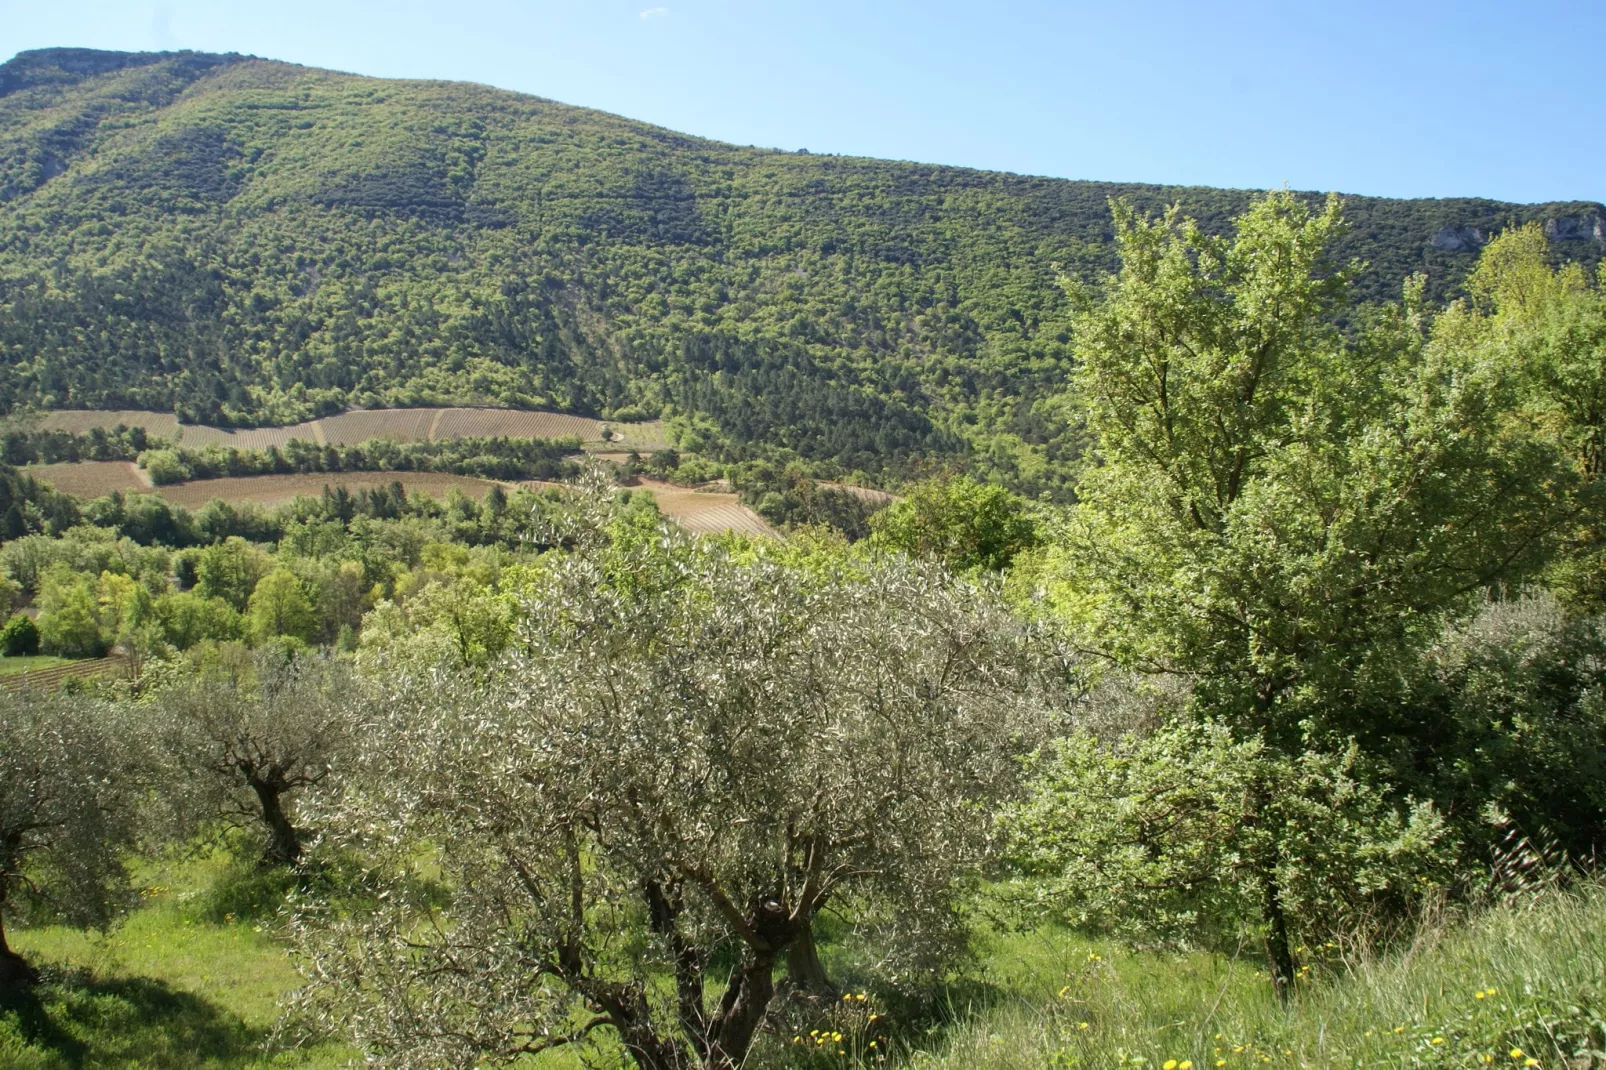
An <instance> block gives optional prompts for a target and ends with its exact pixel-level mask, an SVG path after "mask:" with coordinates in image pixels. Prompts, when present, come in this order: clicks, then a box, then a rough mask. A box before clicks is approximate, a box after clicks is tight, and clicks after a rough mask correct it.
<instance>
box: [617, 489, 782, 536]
mask: <svg viewBox="0 0 1606 1070" xmlns="http://www.w3.org/2000/svg"><path fill="white" fill-rule="evenodd" d="M634 489H636V490H645V491H649V492H651V494H652V496H653V497H654V498H655V499H657V501H658V509H659V511H661V512H662V513H663V514H664V515H665V516H667V517H669V518H670V519H672V520H674V521H675V523H677V524H679V525H680V526H681V527H683V528H685V529H686V530H687V531H692V532H696V533H697V534H700V535H714V534H718V533H720V532H725V531H735V532H740V533H742V534H744V535H763V536H774V535H775V529H774V528H772V527H770V526H769V524H767V523H765V521H764V518H763V517H761V516H759V515H758V514H757V513H755V512H753V511H752V510H751V509H749V508H748V507H747V506H745V505H743V504H742V503H741V502H740V501H739V500H738V499H737V497H736V495H734V494H729V493H722V492H720V491H713V490H699V489H696V488H693V487H677V486H675V485H674V484H673V483H660V482H658V481H657V480H651V479H643V480H642V481H641V482H640V484H639V485H638V486H637V487H635V488H634Z"/></svg>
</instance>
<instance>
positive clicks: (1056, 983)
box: [0, 859, 1606, 1070]
mask: <svg viewBox="0 0 1606 1070" xmlns="http://www.w3.org/2000/svg"><path fill="white" fill-rule="evenodd" d="M226 872H228V870H227V864H226V863H223V862H221V861H219V860H215V859H214V860H212V861H208V862H200V863H189V864H187V865H185V866H183V867H179V868H177V869H175V870H171V871H169V872H168V873H166V874H164V875H161V876H157V877H154V878H152V879H153V880H156V881H171V882H173V883H172V885H171V886H166V885H162V884H156V885H153V886H152V887H150V888H148V889H147V891H146V895H145V896H144V903H143V905H142V906H141V908H140V909H139V910H138V911H136V912H135V913H134V914H133V915H132V916H131V917H130V919H129V920H128V921H127V923H126V924H124V925H123V926H122V927H121V928H119V929H117V930H116V931H114V932H113V933H112V934H111V935H109V936H106V937H98V936H93V935H86V934H84V933H80V932H77V931H72V930H64V929H57V928H45V929H33V930H23V931H20V932H17V933H15V934H14V942H15V944H16V945H17V947H18V948H19V950H21V951H22V952H23V953H24V954H26V955H27V956H29V957H30V958H31V959H33V960H34V961H36V962H40V963H44V964H47V965H48V966H49V968H50V972H51V975H52V977H53V980H52V982H51V983H49V984H47V985H46V986H45V987H44V988H43V989H42V990H41V992H40V998H39V1000H38V1002H37V1004H35V1005H33V1006H31V1007H28V1008H24V1009H23V1010H21V1011H17V1010H15V1009H13V1010H10V1011H6V1012H0V1064H3V1065H5V1066H7V1067H28V1068H32V1067H39V1068H51V1070H55V1068H58V1067H62V1068H65V1067H71V1066H134V1067H144V1068H151V1070H155V1068H167V1067H183V1068H188V1067H201V1066H208V1067H211V1066H223V1067H239V1068H244V1067H259V1066H305V1067H325V1066H336V1065H342V1064H343V1063H344V1061H345V1060H346V1059H348V1058H349V1057H350V1056H351V1054H352V1053H350V1052H349V1051H346V1050H344V1049H340V1048H338V1047H334V1046H325V1047H321V1048H318V1049H316V1050H312V1051H303V1052H286V1053H280V1054H278V1055H276V1056H271V1057H270V1056H268V1055H266V1054H264V1053H263V1051H262V1049H261V1047H260V1046H261V1043H262V1041H263V1039H264V1038H265V1036H266V1035H267V1033H268V1030H269V1029H270V1027H271V1026H272V1023H273V1022H274V1020H275V1017H276V1014H277V1001H278V999H279V998H280V996H281V995H282V994H283V993H284V992H285V991H287V990H288V989H290V988H291V987H292V986H293V985H294V984H295V981H296V978H295V973H294V971H293V970H292V969H291V967H290V965H289V963H288V962H287V960H286V958H285V955H284V950H283V948H282V946H281V945H280V944H278V943H277V942H275V940H274V939H273V938H272V936H271V934H270V933H268V932H264V931H263V927H262V925H261V923H259V922H255V921H251V920H244V921H241V920H236V919H234V918H233V917H232V916H231V915H228V914H222V915H220V914H219V911H220V910H222V909H223V908H224V907H226V906H227V905H228V904H227V902H226V901H222V900H219V899H218V898H216V897H215V896H214V897H210V898H209V897H208V895H207V894H206V889H207V888H208V887H209V886H210V885H211V882H213V881H215V880H217V879H218V878H219V876H220V875H222V874H224V873H226ZM235 872H236V873H237V872H238V871H237V870H236V871H235ZM75 970H76V971H80V972H77V973H74V972H73V971H75ZM1603 985H1606V892H1603V891H1602V890H1601V889H1599V888H1594V889H1586V890H1585V891H1584V892H1583V893H1581V894H1578V895H1571V896H1552V897H1550V898H1549V899H1547V900H1544V901H1541V902H1538V903H1537V904H1533V903H1529V904H1522V905H1520V906H1517V907H1511V908H1506V909H1502V910H1497V911H1493V912H1490V913H1487V914H1484V915H1482V916H1481V917H1479V918H1477V919H1475V921H1474V922H1473V923H1472V924H1470V925H1460V926H1450V925H1445V926H1441V927H1439V928H1437V929H1434V930H1433V931H1432V932H1431V934H1430V935H1429V936H1427V937H1424V938H1423V939H1421V940H1419V941H1418V943H1417V945H1416V946H1415V947H1413V948H1411V949H1409V950H1408V951H1407V952H1405V953H1403V954H1398V955H1393V956H1388V957H1382V958H1378V959H1375V960H1372V961H1360V962H1355V963H1352V964H1350V965H1349V966H1341V965H1335V966H1334V967H1332V968H1330V969H1329V971H1328V972H1327V973H1326V974H1325V975H1323V976H1321V977H1319V978H1318V979H1316V980H1315V981H1313V982H1312V983H1310V984H1309V985H1308V986H1307V987H1306V988H1305V989H1304V991H1303V993H1302V994H1301V996H1300V998H1299V1000H1298V1002H1297V1003H1296V1004H1295V1006H1294V1008H1293V1010H1292V1011H1291V1012H1287V1013H1285V1012H1284V1011H1282V1010H1281V1009H1279V1008H1278V1007H1277V1006H1276V1004H1275V1001H1274V1000H1273V999H1272V997H1271V995H1270V993H1269V991H1268V985H1267V984H1266V982H1265V980H1264V975H1263V973H1262V971H1261V970H1260V968H1259V965H1258V962H1257V961H1256V960H1255V958H1254V954H1253V951H1252V950H1247V951H1246V952H1245V954H1244V956H1243V957H1242V958H1240V959H1238V960H1231V959H1228V958H1226V957H1223V956H1219V955H1209V954H1204V953H1194V954H1184V955H1160V954H1148V953H1134V952H1129V951H1124V950H1121V949H1120V948H1117V947H1114V946H1112V945H1110V944H1108V943H1105V942H1102V941H1095V940H1088V939H1086V938H1083V937H1080V936H1078V935H1076V934H1074V933H1070V932H1065V931H1062V930H1052V929H1051V930H1042V931H1036V932H1029V933H1022V934H1011V935H1006V936H992V937H989V938H988V939H987V941H986V946H985V951H984V956H983V962H982V967H981V970H980V974H979V982H977V983H972V984H967V985H965V986H963V987H962V988H960V989H956V990H955V995H954V996H953V997H952V1008H951V1011H952V1013H951V1014H950V1015H949V1018H950V1020H951V1024H949V1025H945V1026H944V1025H939V1026H933V1027H932V1028H931V1030H930V1031H929V1032H927V1033H925V1034H923V1035H920V1036H917V1038H916V1039H915V1040H914V1042H913V1043H910V1044H908V1045H907V1049H906V1052H905V1057H904V1058H902V1059H895V1060H894V1062H895V1063H898V1064H902V1065H913V1066H920V1067H925V1068H928V1070H939V1068H948V1067H953V1068H955V1070H958V1068H964V1070H1017V1068H1018V1070H1037V1068H1041V1067H1045V1066H1059V1067H1071V1066H1087V1067H1105V1066H1115V1065H1123V1064H1124V1065H1148V1066H1151V1067H1160V1066H1162V1065H1163V1064H1164V1062H1165V1061H1166V1060H1170V1059H1174V1060H1177V1061H1178V1062H1181V1061H1183V1060H1191V1061H1192V1063H1193V1065H1194V1066H1195V1067H1198V1068H1201V1070H1203V1068H1205V1067H1218V1066H1219V1067H1240V1068H1244V1067H1262V1066H1276V1067H1333V1066H1365V1067H1405V1066H1418V1065H1420V1066H1444V1067H1449V1066H1482V1065H1489V1064H1488V1063H1486V1062H1484V1056H1486V1055H1487V1056H1492V1057H1494V1063H1495V1064H1496V1065H1508V1066H1510V1065H1515V1066H1522V1065H1523V1061H1524V1060H1519V1059H1513V1058H1512V1057H1511V1056H1510V1052H1511V1050H1512V1049H1513V1048H1514V1047H1515V1048H1519V1049H1520V1050H1522V1051H1524V1058H1526V1057H1535V1058H1537V1059H1539V1060H1540V1065H1542V1066H1547V1067H1558V1068H1560V1067H1563V1066H1566V1065H1567V1064H1566V1062H1565V1061H1564V1060H1563V1059H1562V1057H1561V1056H1562V1054H1571V1051H1572V1049H1573V1047H1574V1041H1573V1039H1570V1038H1575V1037H1577V1036H1582V1035H1584V1033H1586V1032H1587V1031H1588V1030H1589V1029H1590V1028H1593V1029H1594V1030H1595V1043H1597V1044H1598V1043H1600V1042H1601V1040H1602V1035H1601V1032H1600V1030H1602V1029H1603V1028H1606V1023H1603V1022H1602V1018H1603V1017H1606V1002H1603V999H1606V992H1603ZM1490 989H1493V991H1492V993H1491V992H1490ZM1478 992H1484V993H1485V996H1484V998H1481V999H1480V998H1478V997H1477V995H1476V993H1478ZM1551 1034H1556V1035H1557V1036H1559V1037H1561V1038H1562V1041H1563V1043H1561V1044H1559V1045H1558V1044H1557V1043H1556V1042H1555V1041H1554V1040H1553V1039H1552V1037H1551ZM1435 1038H1442V1042H1441V1043H1435V1042H1434V1041H1435ZM783 1047H784V1045H783ZM1563 1049H1565V1051H1563ZM1123 1061H1124V1063H1123ZM571 1062H572V1061H571V1060H570V1059H569V1058H568V1057H565V1058H563V1059H558V1060H548V1061H546V1062H542V1063H541V1065H543V1066H546V1065H549V1064H550V1065H551V1067H552V1068H553V1070H557V1068H558V1067H560V1066H561V1067H567V1066H569V1065H571ZM831 1062H832V1065H836V1063H835V1062H834V1061H831ZM1574 1065H1579V1066H1584V1065H1590V1064H1588V1063H1587V1062H1585V1063H1575V1064H1574Z"/></svg>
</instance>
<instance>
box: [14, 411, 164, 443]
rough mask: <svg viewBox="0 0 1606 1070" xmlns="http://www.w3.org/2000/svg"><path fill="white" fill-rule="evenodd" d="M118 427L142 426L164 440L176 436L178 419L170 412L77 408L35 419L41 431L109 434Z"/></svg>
mask: <svg viewBox="0 0 1606 1070" xmlns="http://www.w3.org/2000/svg"><path fill="white" fill-rule="evenodd" d="M118 424H122V425H123V426H124V427H143V428H144V429H145V430H146V431H147V432H149V433H150V434H153V435H160V436H161V437H163V438H166V439H172V438H176V437H178V432H179V426H178V417H177V416H174V415H173V414H172V413H170V412H148V411H146V410H144V409H77V410H73V411H70V412H47V413H43V414H42V415H40V416H39V417H38V426H39V428H40V430H43V431H71V432H73V433H74V434H79V435H81V434H83V433H84V432H86V431H88V430H89V429H90V428H93V427H101V428H105V429H106V430H107V431H110V430H111V429H112V428H114V427H116V426H117V425H118Z"/></svg>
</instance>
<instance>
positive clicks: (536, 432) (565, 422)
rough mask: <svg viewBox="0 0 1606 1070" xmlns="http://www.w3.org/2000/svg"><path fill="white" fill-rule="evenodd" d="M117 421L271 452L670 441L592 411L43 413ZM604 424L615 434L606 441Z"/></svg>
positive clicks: (193, 441) (660, 444)
mask: <svg viewBox="0 0 1606 1070" xmlns="http://www.w3.org/2000/svg"><path fill="white" fill-rule="evenodd" d="M118 424H122V425H124V426H125V427H143V428H145V430H146V431H148V432H150V433H151V434H153V435H160V436H162V437H163V438H168V439H172V438H177V439H178V441H179V442H180V443H182V444H183V445H185V446H190V447H193V448H196V449H199V448H202V447H205V446H211V445H220V446H234V447H237V448H239V449H267V448H268V447H269V446H283V445H284V444H285V443H286V442H289V441H290V440H291V439H293V438H299V439H302V440H303V441H306V442H316V443H318V444H319V445H332V446H354V445H357V444H358V443H360V442H366V441H368V440H369V439H372V438H388V439H391V440H393V441H396V442H436V441H440V440H441V439H449V438H548V439H551V438H567V437H570V436H573V437H574V438H578V439H579V440H580V441H581V442H582V443H584V444H585V447H586V448H587V449H610V450H626V451H628V450H638V451H640V452H642V453H649V452H651V451H653V450H657V449H663V448H664V447H665V446H666V445H667V444H668V442H667V440H666V439H665V437H664V426H663V422H662V421H661V420H647V421H644V422H641V423H617V422H609V421H606V420H597V419H593V418H591V417H589V416H573V415H570V414H569V413H562V412H531V411H526V410H522V409H480V408H450V409H356V410H353V411H351V412H343V413H340V414H339V415H337V416H326V417H324V418H323V419H321V420H307V421H305V422H303V423H299V424H291V425H289V426H288V427H245V428H222V427H208V426H206V425H204V424H183V425H181V424H180V423H179V422H178V420H177V418H176V417H174V415H173V414H172V413H170V412H145V411H141V410H137V409H82V410H75V411H72V412H50V413H45V414H44V415H43V416H41V417H39V426H40V427H41V428H43V429H45V430H61V431H73V432H76V433H79V434H82V433H84V432H86V431H88V430H89V429H90V428H92V427H101V428H105V429H106V430H111V429H112V428H114V427H116V426H117V425H118ZM604 429H606V430H607V432H608V438H607V439H604V438H603V431H604Z"/></svg>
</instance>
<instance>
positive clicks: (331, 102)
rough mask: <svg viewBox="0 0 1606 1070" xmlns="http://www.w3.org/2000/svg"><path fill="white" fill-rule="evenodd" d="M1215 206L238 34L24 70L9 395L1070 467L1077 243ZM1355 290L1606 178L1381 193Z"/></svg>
mask: <svg viewBox="0 0 1606 1070" xmlns="http://www.w3.org/2000/svg"><path fill="white" fill-rule="evenodd" d="M1112 196H1118V197H1123V198H1126V199H1128V200H1129V201H1131V202H1132V203H1133V204H1135V205H1136V206H1137V207H1138V208H1139V209H1141V210H1144V211H1158V210H1159V209H1160V208H1162V207H1164V206H1165V205H1168V204H1171V203H1179V204H1181V205H1182V206H1183V207H1184V208H1185V209H1186V211H1187V212H1188V213H1189V214H1190V215H1192V216H1194V217H1195V218H1197V219H1198V220H1199V221H1200V222H1201V225H1202V226H1203V227H1204V228H1205V229H1206V230H1209V231H1211V232H1215V233H1220V232H1223V231H1225V230H1226V229H1227V228H1228V225H1229V222H1230V220H1231V219H1232V218H1233V217H1235V216H1236V215H1237V214H1239V213H1240V212H1241V211H1242V210H1243V209H1244V208H1245V206H1246V205H1247V203H1248V200H1249V196H1250V195H1249V194H1248V193H1246V192H1242V191H1225V190H1212V189H1202V188H1177V187H1159V186H1141V185H1130V184H1113V183H1098V182H1073V181H1062V180H1055V179H1042V178H1031V177H1025V176H1018V175H1008V174H996V173H988V172H981V171H972V170H965V169H961V168H953V167H937V166H931V165H924V164H913V163H897V162H887V161H879V160H868V159H858V158H847V157H833V156H817V155H811V154H808V153H803V152H797V153H791V152H780V151H773V150H768V149H755V148H741V147H736V146H731V145H725V144H720V143H717V142H712V141H706V140H701V139H697V138H693V137H688V136H684V135H680V134H676V133H673V132H670V131H666V130H662V129H658V128H655V127H650V126H646V125H644V124H641V123H636V122H631V121H629V120H626V119H622V118H618V117H615V116H610V115H605V114H602V113H598V112H594V111H588V110H585V109H582V108H576V107H570V106H568V105H563V104H558V103H554V102H552V101H547V100H542V99H539V98H535V97H528V96H521V95H518V94H513V93H508V92H502V91H498V90H494V89H490V88H486V87H483V86H477V85H467V84H455V83H440V82H417V81H392V80H379V79H372V78H363V77H359V76H355V75H348V74H339V73H334V72H329V71H319V70H312V69H308V68H304V67H297V66H293V65H289V64H284V63H277V62H272V61H268V60H260V59H255V58H250V57H243V56H238V55H227V56H220V55H205V54H198V53H160V54H145V53H140V54H131V53H108V52H93V51H89V50H80V49H51V50H43V51H37V52H28V53H23V54H21V55H19V56H17V57H15V58H14V59H12V60H11V61H9V62H7V63H5V64H4V65H0V358H3V359H0V407H3V408H4V409H6V410H18V409H22V408H28V407H34V408H46V409H49V408H92V407H106V408H148V409H157V410H161V411H177V412H178V413H179V415H180V416H181V417H182V418H183V419H184V420H186V421H188V422H196V423H222V424H260V423H270V424H283V423H289V422H294V421H296V420H300V419H304V418H307V417H311V416H315V415H319V414H327V413H331V412H335V411H339V410H341V409H344V408H346V407H348V406H356V407H371V406H376V405H402V406H406V405H422V404H469V403H474V404H498V405H509V406H515V407H539V406H550V407H554V408H558V409H562V410H566V411H573V412H577V413H588V414H593V415H599V416H603V417H607V418H617V419H628V418H632V417H640V416H645V417H651V416H657V415H659V414H664V415H668V416H672V417H674V418H675V419H676V424H675V426H676V428H677V430H678V431H679V433H680V434H681V435H682V441H681V445H682V446H683V447H685V448H687V449H689V450H690V451H692V452H695V453H699V454H705V455H708V456H710V457H712V458H713V459H715V460H719V461H741V460H749V459H754V458H756V457H762V458H768V459H772V460H779V461H781V462H783V463H784V462H785V461H786V460H789V459H792V458H800V459H802V460H803V461H805V462H807V463H808V464H809V465H810V466H811V470H812V471H814V472H816V473H817V474H823V475H827V476H829V475H832V474H834V473H835V472H837V471H841V472H850V471H853V470H855V469H863V470H865V471H866V472H871V473H882V472H886V473H889V474H890V475H892V476H899V475H909V474H912V473H914V472H918V471H919V468H918V467H917V466H915V464H914V462H916V461H918V460H919V459H921V458H933V457H935V458H938V459H940V460H942V461H943V462H945V463H963V464H965V465H968V466H970V467H972V468H973V469H975V470H976V471H978V472H980V473H981V474H983V475H988V476H994V477H999V478H1003V479H1005V480H1007V481H1009V482H1011V483H1013V484H1014V485H1016V486H1017V487H1019V488H1021V489H1023V490H1026V491H1027V492H1029V493H1031V494H1033V495H1035V494H1036V493H1037V492H1038V491H1040V490H1051V491H1056V492H1063V491H1064V490H1065V489H1066V487H1067V486H1068V485H1069V483H1070V481H1071V478H1072V477H1071V475H1070V474H1069V471H1070V469H1069V466H1068V464H1067V462H1068V461H1069V460H1070V459H1071V458H1073V457H1074V456H1075V455H1076V453H1077V452H1078V451H1079V449H1080V445H1079V443H1080V439H1079V438H1078V436H1077V434H1076V432H1075V425H1074V422H1073V421H1069V420H1067V418H1066V417H1067V413H1068V412H1069V409H1068V408H1067V405H1066V403H1065V400H1064V397H1063V394H1064V389H1065V386H1066V384H1067V380H1068V372H1069V366H1070V361H1071V352H1072V349H1071V345H1072V343H1071V336H1070V331H1071V320H1072V315H1073V312H1074V309H1073V306H1072V302H1071V301H1070V300H1069V299H1068V298H1067V296H1066V294H1065V292H1064V291H1063V289H1062V288H1061V287H1060V286H1059V285H1058V283H1057V281H1056V280H1057V276H1058V275H1059V274H1060V273H1061V272H1062V271H1063V272H1066V273H1068V274H1070V275H1071V276H1072V277H1075V278H1078V279H1082V280H1084V281H1088V282H1098V281H1100V280H1101V279H1102V277H1103V276H1104V275H1105V273H1107V272H1108V271H1110V270H1112V269H1113V268H1114V267H1115V266H1116V249H1115V245H1114V241H1113V238H1114V232H1113V230H1112V228H1111V225H1110V214H1109V207H1108V202H1109V199H1110V198H1111V197H1112ZM1346 215H1347V218H1348V221H1349V224H1350V226H1349V229H1348V230H1347V232H1345V233H1344V234H1342V235H1339V236H1337V237H1336V239H1335V245H1334V248H1333V253H1334V256H1335V257H1336V258H1337V259H1338V260H1340V261H1347V260H1349V259H1351V258H1357V259H1359V260H1361V261H1362V262H1363V264H1364V266H1363V268H1362V269H1361V271H1360V272H1359V274H1358V275H1357V277H1356V279H1355V285H1354V290H1353V296H1352V300H1353V301H1354V302H1357V303H1360V304H1368V303H1377V302H1385V301H1391V300H1395V299H1397V298H1398V297H1399V295H1400V292H1401V287H1402V285H1403V283H1404V280H1405V279H1406V277H1407V276H1409V275H1412V274H1414V273H1417V272H1422V273H1425V274H1426V276H1427V280H1428V281H1427V296H1428V299H1429V300H1431V301H1435V302H1437V301H1440V300H1442V299H1444V298H1445V297H1447V296H1450V295H1453V294H1456V293H1459V292H1460V291H1461V286H1462V282H1463V279H1464V278H1465V275H1466V273H1467V271H1468V270H1469V269H1470V267H1471V265H1472V264H1473V262H1474V261H1475V259H1476V257H1477V254H1478V251H1479V249H1480V248H1481V247H1482V246H1483V244H1484V243H1486V242H1487V240H1488V239H1489V237H1490V236H1491V235H1493V234H1494V233H1496V232H1498V231H1499V230H1501V229H1502V228H1504V227H1506V226H1508V225H1510V224H1511V223H1513V222H1529V221H1537V222H1540V223H1542V224H1543V225H1544V226H1545V227H1546V229H1547V233H1548V234H1549V235H1550V238H1551V243H1550V252H1549V254H1548V255H1549V256H1550V257H1551V258H1552V259H1570V260H1576V261H1578V262H1580V263H1583V264H1585V265H1586V266H1588V265H1592V264H1593V263H1595V262H1596V261H1598V260H1599V258H1600V256H1601V252H1602V235H1601V229H1600V228H1601V219H1602V215H1603V209H1602V207H1601V206H1600V205H1599V204H1593V203H1576V204H1554V205H1529V206H1523V205H1511V204H1502V203H1498V202H1493V201H1486V200H1476V199H1449V200H1417V201H1404V200H1387V199H1379V198H1364V197H1355V198H1349V199H1347V200H1346Z"/></svg>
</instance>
